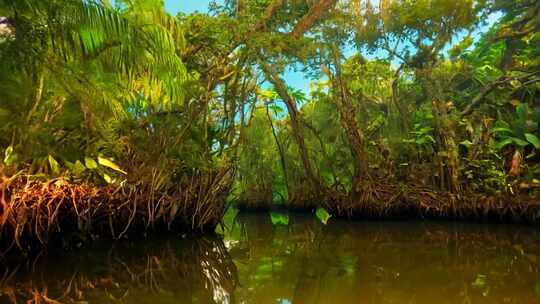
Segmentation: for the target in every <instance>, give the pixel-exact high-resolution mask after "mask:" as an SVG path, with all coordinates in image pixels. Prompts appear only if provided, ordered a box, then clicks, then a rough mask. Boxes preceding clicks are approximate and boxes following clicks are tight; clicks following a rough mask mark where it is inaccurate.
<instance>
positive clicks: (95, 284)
mask: <svg viewBox="0 0 540 304" xmlns="http://www.w3.org/2000/svg"><path fill="white" fill-rule="evenodd" d="M106 248H107V247H106V246H105V247H104V248H92V249H91V250H88V251H85V252H77V253H76V254H74V255H71V256H63V257H61V256H48V257H41V258H39V257H38V258H37V259H36V260H34V261H27V262H25V263H22V264H19V265H16V266H9V265H4V267H5V271H4V273H3V274H2V275H3V279H2V281H1V282H0V295H1V296H0V303H25V302H26V301H34V302H30V303H179V300H180V302H181V303H234V302H235V301H234V296H233V295H234V289H235V287H236V285H237V282H238V280H237V274H236V267H235V265H234V263H233V262H232V260H231V257H230V256H229V254H228V252H227V250H226V248H225V246H224V244H223V242H222V240H221V239H218V238H215V237H203V238H197V239H191V240H180V239H178V238H173V239H169V240H154V241H151V242H150V241H143V242H134V243H122V244H117V245H116V246H115V248H113V249H106ZM11 265H12V263H11Z"/></svg>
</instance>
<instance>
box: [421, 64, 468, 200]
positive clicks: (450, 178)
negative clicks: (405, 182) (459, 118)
mask: <svg viewBox="0 0 540 304" xmlns="http://www.w3.org/2000/svg"><path fill="white" fill-rule="evenodd" d="M417 73H418V74H419V76H420V78H421V80H422V86H423V89H424V94H425V97H426V99H427V100H428V101H429V102H431V103H432V114H433V122H434V125H435V137H436V140H437V144H438V145H439V147H440V150H439V152H438V155H437V167H438V171H439V172H438V174H439V178H440V181H439V186H440V188H441V189H443V190H448V191H452V192H459V191H460V190H461V189H460V188H461V187H460V185H459V155H458V151H457V146H456V142H455V136H456V135H455V132H454V126H453V124H452V121H451V119H450V117H449V115H448V112H449V108H448V105H447V104H446V101H445V100H443V99H441V98H440V97H439V94H438V93H437V92H438V91H439V90H438V89H436V85H435V83H434V80H433V79H432V69H431V68H430V67H427V68H425V69H423V70H420V71H417Z"/></svg>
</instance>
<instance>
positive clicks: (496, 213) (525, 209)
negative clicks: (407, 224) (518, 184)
mask: <svg viewBox="0 0 540 304" xmlns="http://www.w3.org/2000/svg"><path fill="white" fill-rule="evenodd" d="M359 187H360V189H359V191H358V193H357V195H356V196H351V195H348V196H346V195H338V194H336V195H335V196H334V198H333V199H332V200H329V201H328V202H327V204H326V206H327V207H328V208H329V209H330V211H331V212H332V213H333V214H335V215H337V216H341V217H347V218H354V217H358V218H379V219H385V218H403V217H411V218H439V219H454V220H481V221H484V220H485V221H496V222H521V223H537V222H538V221H540V202H535V201H533V200H531V199H524V198H523V197H519V196H486V195H481V194H477V193H472V192H464V193H460V194H454V193H450V192H442V191H434V190H432V189H429V188H426V187H424V186H416V185H403V184H395V183H389V182H384V181H378V182H377V183H376V184H374V183H365V184H362V185H360V186H359Z"/></svg>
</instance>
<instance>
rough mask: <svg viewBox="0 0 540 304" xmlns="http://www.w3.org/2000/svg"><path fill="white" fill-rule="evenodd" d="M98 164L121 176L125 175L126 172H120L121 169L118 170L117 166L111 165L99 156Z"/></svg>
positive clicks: (111, 163)
mask: <svg viewBox="0 0 540 304" xmlns="http://www.w3.org/2000/svg"><path fill="white" fill-rule="evenodd" d="M98 163H99V164H100V165H102V166H105V167H108V168H111V169H113V170H114V171H118V172H120V173H122V174H127V172H126V171H124V170H122V169H120V167H119V166H118V165H117V164H115V163H113V162H112V161H110V160H108V159H106V158H103V157H99V156H98Z"/></svg>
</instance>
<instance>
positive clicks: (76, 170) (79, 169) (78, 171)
mask: <svg viewBox="0 0 540 304" xmlns="http://www.w3.org/2000/svg"><path fill="white" fill-rule="evenodd" d="M71 170H72V173H73V175H75V176H76V177H80V176H81V175H82V174H83V172H84V171H85V170H86V167H85V166H84V165H83V164H82V163H81V162H80V161H79V160H78V161H76V162H75V164H74V165H73V168H72V169H71Z"/></svg>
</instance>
